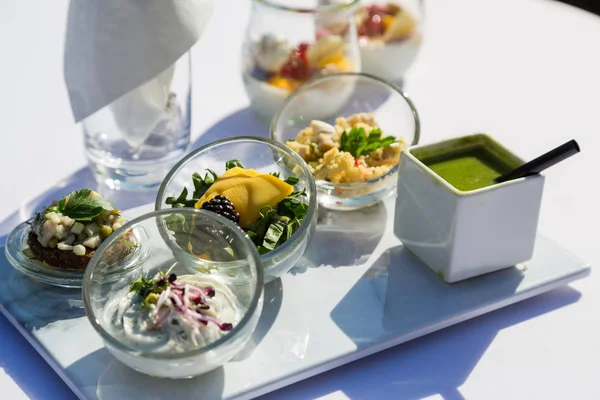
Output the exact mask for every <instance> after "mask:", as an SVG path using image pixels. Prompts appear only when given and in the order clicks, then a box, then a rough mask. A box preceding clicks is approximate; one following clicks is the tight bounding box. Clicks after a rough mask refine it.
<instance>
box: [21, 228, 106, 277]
mask: <svg viewBox="0 0 600 400" xmlns="http://www.w3.org/2000/svg"><path fill="white" fill-rule="evenodd" d="M27 244H28V245H29V248H30V249H31V251H33V254H35V258H36V259H37V260H39V261H41V262H43V263H46V264H48V265H50V266H51V267H54V268H58V269H85V267H87V265H88V263H89V262H90V259H91V258H92V256H93V255H94V250H91V249H89V248H87V247H86V248H85V255H84V256H78V255H77V254H75V253H73V252H72V251H66V250H59V249H57V248H53V249H51V248H50V247H43V246H42V244H41V243H40V242H39V241H38V239H37V235H36V234H35V233H33V232H29V236H28V238H27Z"/></svg>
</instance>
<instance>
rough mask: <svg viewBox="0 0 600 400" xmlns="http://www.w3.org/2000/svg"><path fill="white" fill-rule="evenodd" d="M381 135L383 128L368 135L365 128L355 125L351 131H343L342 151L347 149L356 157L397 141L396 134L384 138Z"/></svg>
mask: <svg viewBox="0 0 600 400" xmlns="http://www.w3.org/2000/svg"><path fill="white" fill-rule="evenodd" d="M381 135H382V132H381V129H378V128H376V129H373V130H371V132H370V133H369V136H367V134H366V132H365V129H364V128H360V127H356V126H354V127H352V129H351V130H350V132H347V131H344V132H343V133H342V138H341V140H340V151H347V152H348V153H350V154H352V156H354V157H360V156H361V155H363V154H364V155H366V154H369V153H371V152H373V151H375V150H377V149H379V148H382V147H387V146H389V145H391V144H392V143H394V142H395V141H396V138H395V137H394V136H386V137H384V138H382V137H381Z"/></svg>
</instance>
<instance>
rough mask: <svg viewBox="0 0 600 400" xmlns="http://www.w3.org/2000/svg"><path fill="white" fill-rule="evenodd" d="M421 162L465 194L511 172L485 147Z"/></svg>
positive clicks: (455, 152)
mask: <svg viewBox="0 0 600 400" xmlns="http://www.w3.org/2000/svg"><path fill="white" fill-rule="evenodd" d="M421 162H422V163H423V164H425V165H427V166H428V167H429V168H430V169H431V170H432V171H433V172H435V173H436V174H438V175H439V176H440V177H441V178H442V179H444V180H445V181H446V182H448V183H449V184H451V185H452V186H454V187H455V188H456V189H458V190H461V191H464V192H467V191H470V190H476V189H481V188H484V187H486V186H490V185H493V184H494V179H496V178H497V177H499V176H500V175H502V174H504V173H506V172H508V171H509V170H510V168H509V167H508V166H507V165H506V164H505V163H503V162H502V161H501V160H499V159H498V158H496V157H494V155H493V154H491V153H490V152H489V151H488V150H486V148H485V147H483V146H477V147H471V148H467V149H463V150H457V151H453V152H450V153H446V154H442V155H437V156H433V157H429V158H425V159H422V160H421Z"/></svg>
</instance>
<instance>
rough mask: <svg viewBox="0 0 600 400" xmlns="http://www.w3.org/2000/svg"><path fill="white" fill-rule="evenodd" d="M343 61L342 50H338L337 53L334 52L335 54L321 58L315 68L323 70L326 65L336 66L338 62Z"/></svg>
mask: <svg viewBox="0 0 600 400" xmlns="http://www.w3.org/2000/svg"><path fill="white" fill-rule="evenodd" d="M343 60H344V49H343V48H342V49H340V50H338V51H336V52H335V53H332V54H328V55H327V56H325V57H323V58H321V59H320V60H319V63H318V64H317V67H319V68H325V66H326V65H327V64H336V65H337V64H338V63H340V62H342V61H343Z"/></svg>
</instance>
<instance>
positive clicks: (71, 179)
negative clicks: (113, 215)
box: [0, 167, 156, 246]
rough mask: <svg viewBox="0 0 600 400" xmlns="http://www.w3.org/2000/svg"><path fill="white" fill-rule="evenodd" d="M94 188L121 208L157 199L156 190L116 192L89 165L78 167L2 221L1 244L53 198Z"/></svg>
mask: <svg viewBox="0 0 600 400" xmlns="http://www.w3.org/2000/svg"><path fill="white" fill-rule="evenodd" d="M82 188H92V189H94V190H96V191H98V192H99V193H100V194H101V195H102V196H104V197H105V198H106V199H108V200H109V201H110V202H111V203H113V204H114V205H115V207H117V208H118V209H120V210H125V209H128V208H133V207H137V206H141V205H143V204H147V203H153V202H154V200H155V199H156V191H147V192H135V194H133V195H132V192H126V191H124V192H115V191H110V190H107V189H106V188H105V187H104V186H100V185H98V184H97V183H96V181H95V180H94V176H93V175H92V172H91V171H90V169H89V168H88V167H84V168H81V169H78V170H77V171H75V172H74V173H72V174H71V175H69V176H68V177H66V178H64V179H62V180H61V181H59V182H57V183H56V184H54V185H53V186H52V187H51V188H50V189H48V190H46V191H45V192H43V193H42V194H40V195H39V196H36V197H35V198H34V199H32V200H29V201H27V202H25V203H23V204H22V205H21V207H19V209H18V210H17V211H15V212H14V213H12V214H11V215H9V216H8V217H7V218H5V219H4V220H3V221H1V222H0V246H4V244H5V243H6V237H7V236H8V234H9V233H10V231H12V230H13V229H14V228H15V227H16V226H17V225H19V224H20V223H21V222H23V221H27V220H28V219H30V218H32V217H33V216H34V214H35V213H36V212H38V211H41V210H42V209H43V208H44V207H47V206H48V205H49V204H50V203H52V201H53V200H59V199H61V198H63V197H64V196H66V195H67V194H69V193H71V192H72V191H73V190H79V189H82Z"/></svg>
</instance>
